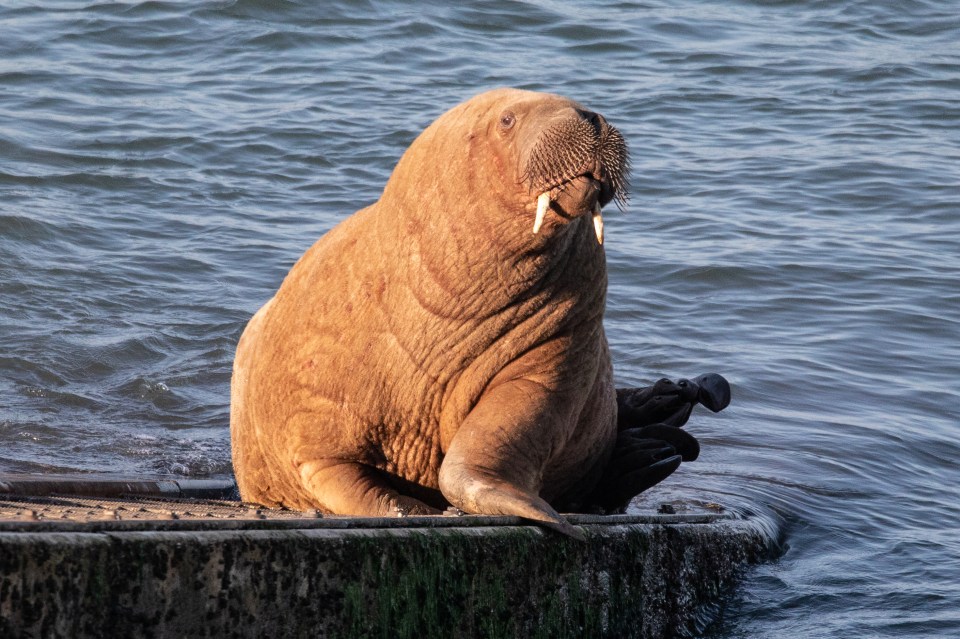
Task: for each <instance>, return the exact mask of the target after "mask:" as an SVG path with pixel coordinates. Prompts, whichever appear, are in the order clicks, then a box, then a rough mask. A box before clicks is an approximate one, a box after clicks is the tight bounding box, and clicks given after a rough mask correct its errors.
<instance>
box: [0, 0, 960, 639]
mask: <svg viewBox="0 0 960 639" xmlns="http://www.w3.org/2000/svg"><path fill="white" fill-rule="evenodd" d="M503 85H509V86H516V87H522V88H528V89H536V90H544V91H550V92H555V93H561V94H564V95H567V96H570V97H572V98H574V99H576V100H578V101H580V102H581V103H583V104H584V105H586V106H588V107H590V108H592V109H594V110H597V111H599V112H601V113H603V114H604V115H605V116H606V117H607V119H608V120H609V121H610V122H611V123H613V124H614V125H616V126H617V127H618V128H620V129H621V131H623V133H624V135H625V136H626V138H627V140H628V142H629V144H630V149H631V153H632V158H633V172H632V185H633V188H632V195H631V199H630V204H629V206H628V207H627V210H626V211H625V212H623V213H619V212H617V211H616V210H615V207H611V209H610V211H609V212H608V214H607V215H606V235H607V237H606V250H607V258H608V261H609V266H610V284H609V297H608V309H607V315H606V326H607V334H608V336H609V338H610V341H611V346H612V350H613V356H614V360H615V368H616V374H617V378H618V381H619V382H620V384H621V385H637V384H641V383H646V382H650V381H653V380H655V379H657V378H659V377H661V376H672V377H679V376H693V375H697V374H699V373H702V372H706V371H717V372H720V373H723V374H724V375H726V376H727V378H728V379H729V380H730V381H731V383H732V385H733V392H734V401H733V404H732V405H731V406H730V408H728V409H727V410H726V411H724V412H723V413H721V414H719V415H716V416H714V415H709V414H707V413H706V411H703V412H701V411H702V409H698V411H697V412H696V413H695V414H694V418H693V419H692V420H691V423H690V424H689V425H688V428H689V429H690V431H691V432H693V433H694V434H695V435H697V436H698V437H699V438H700V439H701V443H702V446H703V453H702V455H701V458H700V460H699V461H697V462H695V463H691V464H685V465H684V466H683V467H682V468H681V469H680V470H679V471H678V472H677V473H676V474H675V475H674V476H673V477H671V478H670V479H668V480H667V481H666V482H665V483H664V484H662V485H661V486H659V487H657V488H655V489H654V490H653V491H651V492H650V493H648V494H646V495H645V496H643V497H642V498H641V499H640V501H639V503H638V504H636V505H635V506H634V507H635V508H646V507H647V506H649V505H650V504H656V503H659V502H660V501H664V500H685V499H687V500H704V501H718V502H720V503H722V504H725V505H727V506H729V507H731V508H736V509H748V510H751V511H753V512H755V513H757V516H759V517H764V518H768V519H769V521H771V522H775V523H776V524H778V525H779V526H780V527H781V529H782V531H783V538H782V542H783V544H784V552H783V554H782V556H780V558H779V559H778V560H777V561H775V562H773V563H770V564H767V565H763V566H761V567H759V568H757V569H755V570H752V571H751V572H749V573H748V574H747V576H746V580H745V581H744V582H743V584H742V586H741V587H740V588H739V589H738V590H736V591H735V592H734V593H732V597H731V598H730V599H729V600H728V603H727V605H726V606H725V607H724V608H723V609H721V610H719V611H717V614H716V615H715V617H714V618H713V619H712V623H710V624H709V625H708V626H707V627H706V628H705V629H704V631H703V635H704V636H708V637H714V638H718V637H722V638H733V637H800V638H820V637H898V638H900V637H958V636H960V443H958V435H960V3H958V2H955V1H953V0H944V1H939V0H937V1H935V0H896V1H894V0H851V1H848V2H827V1H824V0H821V1H814V0H809V1H799V0H779V1H778V0H769V1H760V0H756V1H747V0H724V1H719V0H717V1H694V2H690V1H687V2H684V1H681V0H648V1H644V2H632V1H628V0H621V1H617V2H609V3H608V2H600V1H598V0H587V1H582V0H580V1H576V2H574V1H573V0H555V1H543V2H521V1H517V0H491V1H489V2H476V3H447V2H423V3H407V2H399V1H396V0H387V1H384V2H372V1H366V0H338V1H333V2H311V1H309V0H302V1H298V2H294V1H283V0H236V1H221V2H213V1H208V2H199V1H197V2H186V1H168V0H150V1H143V0H126V1H118V2H108V1H106V0H97V1H93V0H29V1H27V0H24V1H22V2H21V1H16V2H14V1H12V0H9V1H5V2H0V472H17V473H22V472H28V473H78V472H101V473H102V472H109V473H117V474H126V475H131V474H137V475H158V474H159V475H175V476H187V477H214V478H226V477H229V476H230V475H231V466H230V440H229V431H228V406H229V381H230V368H231V362H232V358H233V351H234V347H235V344H236V342H237V338H238V337H239V334H240V331H241V330H242V328H243V326H244V324H245V322H246V321H247V320H248V319H249V317H250V315H251V314H252V313H253V312H254V311H255V310H256V309H257V308H258V307H259V306H260V305H261V304H262V303H263V302H264V301H265V300H267V299H268V298H269V297H270V296H271V295H272V293H273V291H274V290H275V289H276V288H277V287H278V285H279V284H280V281H281V279H282V278H283V276H284V274H285V273H286V271H287V270H288V269H289V267H290V266H291V265H292V264H293V262H294V261H295V260H296V259H297V258H298V257H299V256H300V254H301V253H302V252H303V251H304V250H305V249H306V248H307V247H308V246H309V245H310V244H312V243H313V242H314V240H315V239H316V238H317V237H319V236H320V235H321V234H323V233H324V232H325V231H327V230H328V229H330V228H331V227H332V226H333V225H334V224H336V223H337V222H338V221H339V220H341V219H343V218H344V217H345V216H347V215H349V214H350V213H352V212H353V211H355V210H357V209H359V208H361V207H363V206H365V205H367V204H369V203H371V202H373V201H374V200H376V199H377V197H378V196H379V193H380V191H381V189H382V188H383V185H384V183H385V181H386V180H387V178H388V176H389V174H390V171H391V169H392V167H393V165H394V163H395V162H396V161H397V159H398V158H399V156H400V154H401V153H402V151H403V150H404V149H405V148H406V146H407V145H408V144H409V143H410V141H411V140H412V139H413V138H414V137H415V136H416V135H417V133H418V132H419V131H420V130H422V128H423V127H425V126H426V125H427V124H429V123H430V122H431V121H432V120H433V119H434V118H435V117H436V116H438V115H439V114H440V113H442V112H443V111H445V110H446V109H448V108H449V107H451V106H453V105H454V104H456V103H458V102H460V101H462V100H464V99H466V98H468V97H470V96H471V95H474V94H476V93H479V92H481V91H483V90H485V89H488V88H492V87H497V86H503Z"/></svg>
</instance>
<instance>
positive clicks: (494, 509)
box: [440, 456, 586, 541]
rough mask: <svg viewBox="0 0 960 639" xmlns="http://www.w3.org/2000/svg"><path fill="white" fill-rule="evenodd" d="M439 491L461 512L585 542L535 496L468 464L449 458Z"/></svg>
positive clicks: (442, 474) (578, 533) (577, 531)
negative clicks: (524, 522)
mask: <svg viewBox="0 0 960 639" xmlns="http://www.w3.org/2000/svg"><path fill="white" fill-rule="evenodd" d="M440 488H441V490H442V491H443V495H444V497H446V498H447V499H448V500H449V501H450V502H451V503H452V504H453V505H454V506H456V507H457V508H459V509H461V510H463V511H464V512H467V513H473V514H483V515H513V516H516V517H523V518H524V519H530V520H532V521H535V522H537V523H538V524H540V525H542V526H545V527H546V528H550V529H552V530H555V531H557V532H559V533H563V534H564V535H567V536H569V537H573V538H574V539H577V540H580V541H585V540H586V537H585V536H584V534H583V532H582V531H581V530H580V529H579V528H576V527H574V526H573V525H571V524H570V523H569V522H567V520H565V519H564V518H563V517H561V516H560V514H559V513H558V512H557V511H556V510H554V509H553V507H552V506H550V504H548V503H547V502H546V501H544V500H543V499H542V498H540V497H539V496H538V495H534V494H533V493H530V492H527V491H524V490H523V489H521V488H519V487H518V486H516V485H514V484H511V483H509V482H506V481H503V480H501V479H498V478H496V477H493V476H490V475H488V474H487V473H486V472H484V471H482V470H480V469H478V468H475V467H472V466H471V465H469V464H463V463H461V462H457V461H455V460H454V461H451V459H450V457H449V456H447V457H446V458H445V459H444V460H443V464H441V466H440Z"/></svg>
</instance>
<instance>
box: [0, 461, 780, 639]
mask: <svg viewBox="0 0 960 639" xmlns="http://www.w3.org/2000/svg"><path fill="white" fill-rule="evenodd" d="M232 492H233V486H232V483H230V482H217V481H169V480H130V481H118V480H114V479H104V480H97V479H90V478H48V477H44V478H30V477H10V476H7V477H0V637H11V638H12V637H390V638H394V637H544V638H548V637H668V636H685V635H689V634H691V633H695V632H696V631H697V630H698V629H699V628H700V627H702V626H703V624H704V623H706V622H707V621H709V619H710V618H712V616H713V615H714V614H715V613H716V611H717V610H718V606H719V602H720V599H721V597H722V595H723V594H724V593H725V592H726V591H727V590H729V589H730V588H731V587H732V585H733V584H734V583H735V582H736V580H737V578H738V576H739V575H740V574H741V572H742V570H743V569H744V568H745V567H746V566H747V565H749V564H751V563H754V562H758V561H761V560H764V559H766V558H769V557H770V556H771V554H772V552H773V549H774V547H775V545H776V536H777V531H776V530H772V529H771V526H770V525H769V523H768V522H761V521H759V520H757V519H750V518H741V517H735V516H734V515H732V514H729V513H725V512H723V509H722V508H720V507H716V506H706V507H691V506H689V505H686V506H683V507H680V508H677V510H679V511H680V512H675V513H672V514H654V513H651V514H648V515H621V516H607V517H601V516H588V515H575V516H571V517H570V521H571V522H572V523H574V524H575V525H577V526H580V527H581V528H582V530H583V531H584V533H585V534H586V536H587V541H586V542H585V543H584V542H579V541H576V540H573V539H568V538H566V537H563V536H561V535H559V534H556V533H553V532H551V531H547V530H543V529H541V528H538V527H535V526H530V525H527V524H526V523H525V522H524V521H522V520H520V519H517V518H511V517H481V516H463V517H409V518H399V519H370V518H342V517H323V516H320V515H319V514H318V513H300V512H293V511H284V510H267V509H261V508H256V507H251V506H248V505H245V504H241V503H240V502H238V501H234V500H231V499H230V497H231V496H232V495H231V493H232ZM666 510H671V509H670V508H667V509H666Z"/></svg>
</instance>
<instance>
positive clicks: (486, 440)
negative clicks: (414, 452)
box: [438, 379, 586, 540]
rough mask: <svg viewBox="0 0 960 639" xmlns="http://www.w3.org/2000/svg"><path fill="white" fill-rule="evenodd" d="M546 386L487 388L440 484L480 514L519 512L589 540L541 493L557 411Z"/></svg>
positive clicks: (454, 444) (448, 456)
mask: <svg viewBox="0 0 960 639" xmlns="http://www.w3.org/2000/svg"><path fill="white" fill-rule="evenodd" d="M551 400H552V397H551V396H550V393H549V392H548V391H546V390H545V389H544V387H543V385H541V384H538V383H536V382H532V381H529V380H525V379H518V380H512V381H509V382H505V383H501V384H499V385H497V386H495V387H493V388H490V389H488V390H487V392H486V393H484V395H483V396H482V397H481V398H480V401H479V402H478V403H477V405H476V406H474V407H473V410H471V411H470V413H469V415H468V416H467V418H466V419H465V420H464V422H463V423H462V424H461V425H460V428H459V430H458V431H457V433H456V435H454V437H453V439H452V440H451V441H450V444H449V446H448V447H447V450H446V452H445V454H444V458H443V462H442V463H441V464H440V473H439V477H438V479H439V484H440V491H441V492H442V493H443V496H444V497H445V498H446V499H447V501H449V502H450V503H451V504H453V505H454V506H456V507H457V508H459V509H460V510H462V511H464V512H467V513H471V514H475V515H514V516H517V517H523V518H525V519H530V520H532V521H535V522H537V523H539V524H541V525H543V526H545V527H547V528H551V529H553V530H556V531H557V532H560V533H563V534H565V535H568V536H570V537H573V538H575V539H579V540H584V539H586V538H585V536H584V534H583V532H582V531H581V530H580V529H578V528H576V527H574V526H573V525H571V524H570V523H569V522H567V520H565V519H564V518H563V517H562V516H560V514H559V513H557V511H556V510H554V508H553V507H552V506H551V505H550V504H549V503H547V501H546V500H544V499H543V498H542V497H540V495H539V490H540V484H539V482H540V481H542V477H541V473H542V469H543V467H544V465H545V464H546V462H547V460H548V459H549V455H550V450H549V446H550V443H549V442H550V441H551V437H552V436H553V429H554V428H555V427H556V426H555V423H554V421H553V419H552V418H553V413H552V411H553V410H555V409H556V408H557V407H558V405H559V402H553V401H551Z"/></svg>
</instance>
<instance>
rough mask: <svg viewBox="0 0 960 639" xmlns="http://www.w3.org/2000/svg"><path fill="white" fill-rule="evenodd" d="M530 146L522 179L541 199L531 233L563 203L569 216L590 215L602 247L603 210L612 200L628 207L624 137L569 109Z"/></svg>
mask: <svg viewBox="0 0 960 639" xmlns="http://www.w3.org/2000/svg"><path fill="white" fill-rule="evenodd" d="M528 146H529V149H530V151H529V153H528V155H527V157H526V158H525V159H524V161H523V171H522V176H523V177H522V179H523V181H525V182H527V184H528V186H529V189H530V191H531V192H534V193H537V214H536V218H535V220H534V224H533V232H534V233H538V232H539V231H540V227H541V225H542V224H543V219H544V216H545V214H546V212H547V210H548V208H549V207H550V203H551V202H552V201H559V200H560V199H561V198H562V199H563V200H564V202H563V204H562V205H561V208H562V213H563V214H564V215H565V216H567V217H574V216H576V215H578V214H580V213H585V212H590V213H591V214H592V216H593V226H594V231H595V233H596V236H597V241H598V242H599V243H601V244H603V216H602V214H601V209H602V208H603V207H604V206H606V205H607V204H609V203H610V202H611V201H614V200H615V201H616V202H617V203H618V205H619V206H620V207H621V208H623V207H624V206H625V205H626V201H627V175H628V173H629V168H630V159H629V153H628V151H627V144H626V141H625V140H624V139H623V135H621V134H620V132H619V131H618V130H617V129H616V128H615V127H613V126H612V125H610V124H609V123H608V122H607V120H606V119H605V118H604V117H603V116H602V115H600V114H599V113H595V112H593V111H589V110H586V109H583V108H581V107H568V108H564V109H559V110H558V111H557V112H555V113H554V114H553V116H552V117H550V118H547V119H546V122H545V123H544V124H543V125H542V127H541V128H540V129H539V130H538V131H537V132H536V134H535V138H534V140H533V141H532V143H531V144H529V145H528Z"/></svg>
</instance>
